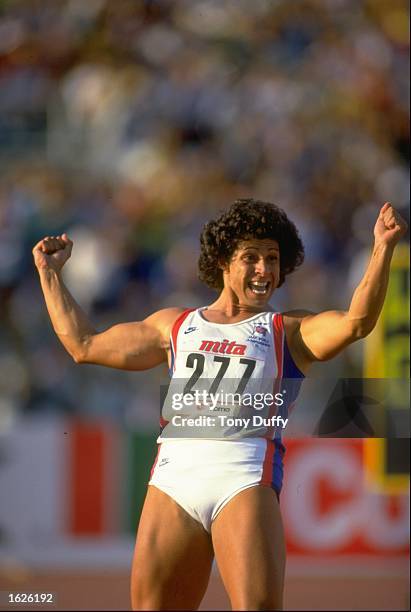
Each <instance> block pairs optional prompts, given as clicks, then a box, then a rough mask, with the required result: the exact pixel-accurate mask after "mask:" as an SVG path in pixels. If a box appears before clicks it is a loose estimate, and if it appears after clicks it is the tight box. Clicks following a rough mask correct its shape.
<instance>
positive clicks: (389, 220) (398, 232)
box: [374, 202, 408, 247]
mask: <svg viewBox="0 0 411 612" xmlns="http://www.w3.org/2000/svg"><path fill="white" fill-rule="evenodd" d="M407 229H408V225H407V223H406V221H404V219H403V218H402V217H401V215H400V213H399V212H398V211H397V210H395V208H394V207H393V206H391V204H390V202H386V203H385V204H384V206H383V207H382V208H381V210H380V214H379V215H378V219H377V223H376V224H375V227H374V237H375V242H376V243H378V244H381V243H384V244H387V245H390V246H392V247H394V246H395V245H396V244H397V242H399V240H400V238H402V236H404V234H405V232H406V231H407Z"/></svg>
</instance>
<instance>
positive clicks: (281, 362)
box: [149, 308, 303, 531]
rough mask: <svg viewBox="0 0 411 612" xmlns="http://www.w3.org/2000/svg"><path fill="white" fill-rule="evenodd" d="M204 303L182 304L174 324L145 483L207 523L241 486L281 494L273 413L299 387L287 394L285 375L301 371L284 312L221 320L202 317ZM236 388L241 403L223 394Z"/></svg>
mask: <svg viewBox="0 0 411 612" xmlns="http://www.w3.org/2000/svg"><path fill="white" fill-rule="evenodd" d="M203 310H205V309H203V308H202V309H197V310H186V311H184V312H183V313H182V314H181V315H180V317H179V318H178V319H177V320H176V321H175V323H174V325H173V328H172V332H171V339H170V343H171V351H172V363H171V374H172V379H171V384H170V387H169V390H168V393H167V397H166V400H165V402H164V406H163V408H162V416H161V419H160V424H161V427H162V432H161V435H160V437H159V439H158V442H159V449H158V453H157V457H156V460H155V463H154V465H153V468H152V471H151V479H150V482H149V484H152V485H155V486H156V487H157V488H159V489H160V490H162V491H163V492H164V493H167V494H168V495H169V496H171V497H172V498H173V499H174V500H175V501H176V502H177V503H178V504H179V505H180V506H182V507H183V508H184V509H185V510H186V511H187V512H188V513H189V514H190V515H191V516H192V517H193V518H195V519H196V520H198V521H200V522H201V523H202V524H203V526H204V528H205V529H206V530H207V531H210V530H211V523H212V521H213V520H214V519H215V517H216V516H217V514H218V512H220V510H221V509H222V508H223V507H224V506H225V504H226V503H228V502H229V501H230V499H232V498H233V497H234V496H235V495H236V494H237V493H239V492H240V491H242V490H244V489H246V488H249V487H251V486H256V485H263V486H270V487H272V488H273V489H274V490H275V491H276V493H277V495H279V493H280V490H281V485H282V477H283V462H282V458H283V454H284V452H285V448H284V446H283V445H282V443H281V431H282V427H281V426H279V424H278V422H277V421H276V422H275V424H274V421H275V418H274V421H273V417H281V419H283V420H282V422H283V423H284V422H285V418H286V408H287V406H288V408H289V407H290V406H291V404H292V401H294V399H295V396H296V393H297V390H296V389H297V387H296V386H293V388H292V389H290V388H289V387H288V393H289V394H288V396H287V398H286V400H287V401H285V393H287V389H284V387H286V386H287V385H286V384H284V383H285V382H286V379H299V381H301V379H302V378H303V374H302V373H301V372H300V371H299V370H298V368H297V366H296V365H295V364H294V362H293V360H292V358H291V355H290V353H289V350H288V347H287V342H286V338H285V332H284V326H283V320H282V315H281V314H279V313H273V312H263V313H258V314H256V315H254V316H252V317H250V318H248V319H246V320H244V321H240V322H237V323H227V324H220V323H212V322H209V321H207V320H206V319H205V318H204V316H203V314H202V311H203ZM296 382H297V381H296ZM298 386H299V383H298ZM204 389H207V393H208V395H207V396H206V398H205V396H204ZM196 392H197V395H196ZM283 392H284V395H283ZM233 393H234V394H235V395H234V396H233ZM239 395H241V398H242V399H241V404H240V403H239V402H238V401H236V400H235V399H234V401H233V402H232V403H231V405H230V404H229V401H227V398H228V400H229V399H230V398H238V397H239ZM256 397H257V398H258V399H260V400H261V398H264V399H263V401H262V402H261V401H260V403H258V402H257V403H256V402H255V398H256ZM187 398H188V400H190V401H188V400H187ZM210 398H211V399H210ZM267 398H268V399H267ZM176 399H177V401H176ZM178 400H180V401H178ZM245 401H247V405H245V406H244V404H243V402H245ZM249 402H251V405H250V403H249ZM256 406H257V407H256ZM281 419H280V420H281Z"/></svg>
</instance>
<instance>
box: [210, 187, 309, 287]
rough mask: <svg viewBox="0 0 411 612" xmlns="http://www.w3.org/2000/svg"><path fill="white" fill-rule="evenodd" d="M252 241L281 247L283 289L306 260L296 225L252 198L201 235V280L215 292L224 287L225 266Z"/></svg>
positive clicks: (234, 206)
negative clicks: (245, 242)
mask: <svg viewBox="0 0 411 612" xmlns="http://www.w3.org/2000/svg"><path fill="white" fill-rule="evenodd" d="M250 238H261V239H264V238H265V239H267V238H269V239H271V240H277V242H278V245H279V247H280V282H279V284H278V286H279V287H280V286H281V285H282V284H283V282H284V280H285V276H286V275H287V274H290V273H291V272H293V271H294V270H295V269H296V268H297V267H298V266H300V265H301V264H302V263H303V261H304V246H303V243H302V242H301V238H300V236H299V234H298V230H297V228H296V227H295V225H294V223H292V221H290V220H289V219H288V217H287V215H286V214H285V212H284V211H283V210H282V209H281V208H279V207H278V206H276V205H275V204H272V203H271V202H263V201H261V200H254V199H252V198H243V199H239V200H236V201H235V202H234V204H232V205H231V206H230V208H229V209H228V210H227V211H226V212H224V213H222V214H221V215H220V216H219V217H218V218H217V219H215V220H212V221H209V222H208V223H206V225H205V226H204V228H203V231H202V232H201V236H200V243H201V252H200V258H199V260H198V269H199V278H200V280H201V281H203V282H204V283H205V284H206V285H208V286H209V287H211V288H213V289H222V288H223V286H224V285H223V271H222V269H221V267H220V266H221V263H222V262H223V263H226V262H229V261H230V259H231V257H232V255H233V253H234V252H235V250H236V248H237V246H238V243H239V242H241V241H242V240H247V239H250Z"/></svg>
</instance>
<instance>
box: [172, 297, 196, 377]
mask: <svg viewBox="0 0 411 612" xmlns="http://www.w3.org/2000/svg"><path fill="white" fill-rule="evenodd" d="M193 310H194V308H187V310H184V312H182V313H181V315H180V316H179V317H178V318H177V319H176V320H175V321H174V323H173V327H172V329H171V348H172V350H173V353H174V369H176V359H177V336H178V332H179V331H180V327H181V326H182V324H183V323H184V321H185V320H186V318H187V317H188V315H189V314H190V312H193Z"/></svg>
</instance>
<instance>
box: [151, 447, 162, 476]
mask: <svg viewBox="0 0 411 612" xmlns="http://www.w3.org/2000/svg"><path fill="white" fill-rule="evenodd" d="M160 448H161V444H159V445H158V449H157V455H156V458H155V459H154V463H153V467H152V468H151V472H150V480H151V478H152V476H153V474H154V470H155V468H156V465H157V461H158V457H159V455H160Z"/></svg>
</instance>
